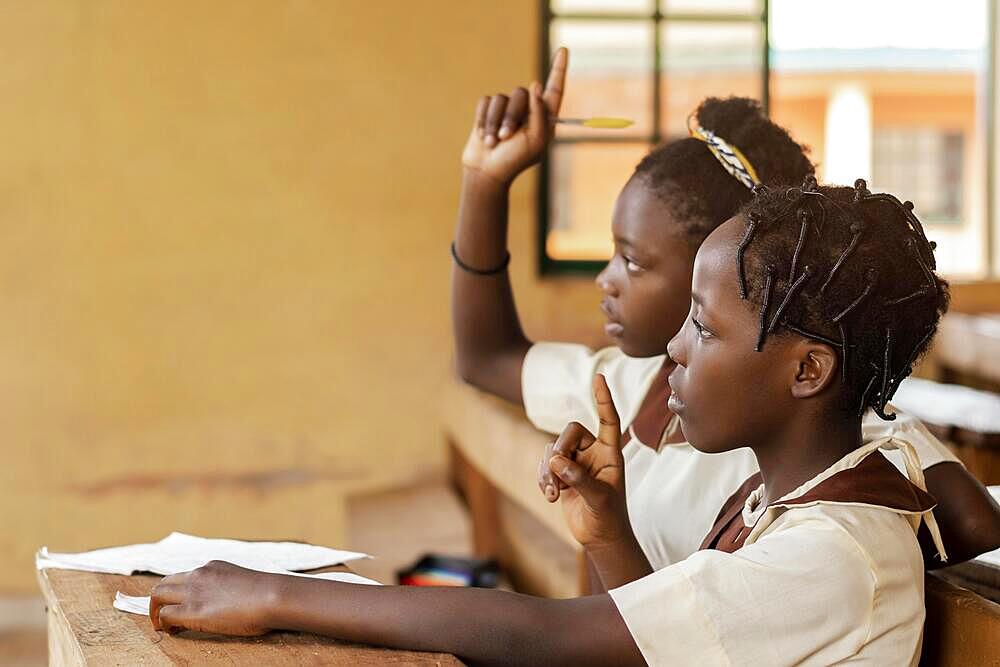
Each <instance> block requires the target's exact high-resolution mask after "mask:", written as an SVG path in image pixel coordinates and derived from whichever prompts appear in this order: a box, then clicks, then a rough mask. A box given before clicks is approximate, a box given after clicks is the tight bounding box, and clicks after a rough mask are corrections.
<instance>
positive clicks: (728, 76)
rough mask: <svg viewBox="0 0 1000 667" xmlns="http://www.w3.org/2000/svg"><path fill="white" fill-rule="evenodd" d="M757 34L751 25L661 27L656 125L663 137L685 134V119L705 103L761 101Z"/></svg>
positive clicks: (670, 24) (756, 27)
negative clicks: (713, 100)
mask: <svg viewBox="0 0 1000 667" xmlns="http://www.w3.org/2000/svg"><path fill="white" fill-rule="evenodd" d="M762 32H763V30H762V27H761V25H760V23H754V22H747V23H709V22H704V23H703V22H688V21H682V22H669V21H668V22H667V23H666V24H664V25H663V27H662V38H661V39H662V42H661V52H660V53H661V58H662V63H661V68H662V72H663V74H662V83H661V86H662V87H661V91H662V99H661V104H662V106H661V116H660V122H661V128H662V130H661V131H662V133H663V135H664V136H665V137H671V136H677V135H681V134H685V133H686V132H687V117H688V115H689V114H690V113H691V112H692V111H694V110H695V108H696V107H697V106H698V103H699V102H701V100H703V99H705V98H706V97H710V96H715V97H727V96H730V95H740V96H744V97H752V98H754V99H760V97H761V93H762V92H763V86H764V84H763V73H762V72H763V69H762V68H763V63H762V62H761V61H762V59H763V48H764V47H763V43H762V40H763V35H762ZM723 138H724V137H723Z"/></svg>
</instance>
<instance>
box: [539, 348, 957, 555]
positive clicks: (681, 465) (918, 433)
mask: <svg viewBox="0 0 1000 667" xmlns="http://www.w3.org/2000/svg"><path fill="white" fill-rule="evenodd" d="M665 360H666V357H665V356H662V355H661V356H657V357H648V358H636V357H628V356H626V355H625V354H623V353H622V351H621V350H619V349H618V348H617V347H608V348H604V349H602V350H598V351H597V352H594V351H592V350H590V349H589V348H587V347H585V346H583V345H576V344H571V343H536V344H535V345H533V346H532V347H531V348H530V349H529V350H528V353H527V355H526V356H525V359H524V365H523V369H522V372H521V389H522V395H523V398H524V408H525V411H526V412H527V415H528V419H529V420H531V422H532V424H534V425H535V427H537V428H539V429H541V430H543V431H548V432H549V433H560V432H561V431H562V430H563V428H565V427H566V425H567V424H568V423H569V422H571V421H578V422H580V423H581V424H583V425H584V426H586V427H587V428H588V429H590V431H591V432H592V433H596V432H597V425H598V418H597V408H596V406H595V405H594V398H593V394H592V391H593V390H592V386H593V385H592V380H593V377H594V375H595V374H596V373H602V374H604V376H605V378H606V379H607V382H608V388H609V389H610V390H611V395H612V398H613V399H614V402H615V407H617V409H618V415H619V418H620V419H621V423H622V424H631V423H632V420H633V419H634V418H635V416H636V413H637V412H638V411H639V407H640V406H641V404H642V400H643V398H644V397H645V396H646V393H647V391H649V388H650V384H651V383H652V381H653V379H654V377H655V376H656V374H657V371H659V369H660V367H661V366H663V363H664V361H665ZM664 410H666V406H664ZM897 415H898V416H897V418H896V419H895V421H891V422H887V421H884V420H882V419H880V418H879V417H878V416H876V415H875V414H874V413H872V412H870V411H869V412H868V413H866V414H865V417H864V420H863V423H862V430H863V436H864V439H865V441H866V442H870V441H872V440H876V439H880V438H886V437H890V436H893V437H898V438H900V439H903V440H906V441H908V442H909V443H911V444H912V445H913V447H914V449H915V450H916V453H917V457H918V459H919V461H920V465H921V466H922V467H923V468H924V469H926V468H929V467H931V466H933V465H936V464H938V463H941V462H943V461H957V460H958V459H956V458H955V456H954V455H953V454H952V453H951V452H950V451H949V450H948V449H947V448H946V447H945V446H944V445H943V444H941V442H940V441H938V440H937V438H935V437H934V436H933V435H931V433H930V432H928V431H927V429H926V428H925V427H924V425H923V424H921V423H920V421H919V420H916V419H914V418H913V417H910V416H908V415H905V414H902V413H898V412H897ZM630 428H631V427H630ZM648 444H653V445H654V446H655V445H657V444H659V443H643V442H641V441H640V439H639V438H638V437H637V436H636V434H635V431H634V430H633V431H632V439H631V441H630V442H628V444H626V445H625V447H624V448H623V449H622V454H623V455H624V458H625V493H626V501H627V504H628V512H629V519H630V521H631V523H632V530H633V532H634V533H635V536H636V539H637V540H638V541H639V544H640V546H641V547H642V550H643V552H644V553H645V554H646V557H647V558H648V559H649V563H650V565H651V566H652V567H653V569H654V570H658V569H660V568H663V567H666V566H668V565H670V564H672V563H677V562H679V561H681V560H684V559H685V558H687V557H688V556H690V555H691V554H693V553H694V552H695V551H697V550H698V547H699V546H700V545H701V541H702V539H704V537H705V535H706V534H707V533H708V530H709V529H710V528H711V527H712V524H713V522H714V521H715V517H716V515H717V514H718V512H719V508H720V507H722V505H723V503H725V501H726V499H728V498H729V496H730V495H732V493H733V492H734V491H736V489H738V488H739V486H740V485H741V484H742V483H743V482H745V481H746V480H747V478H748V477H750V476H751V475H752V474H754V473H756V472H757V471H758V468H757V461H756V459H755V458H754V456H753V453H752V452H751V451H750V450H749V449H746V448H744V449H738V450H734V451H731V452H725V453H722V454H703V453H701V452H699V451H698V450H696V449H695V448H693V447H691V446H690V445H689V444H687V443H679V444H665V445H663V446H662V447H657V448H654V447H650V446H648ZM886 457H887V458H888V459H889V460H890V461H892V462H893V464H894V465H896V467H897V468H898V469H899V470H900V471H902V470H903V461H902V457H901V456H900V455H899V453H898V452H895V451H892V452H886Z"/></svg>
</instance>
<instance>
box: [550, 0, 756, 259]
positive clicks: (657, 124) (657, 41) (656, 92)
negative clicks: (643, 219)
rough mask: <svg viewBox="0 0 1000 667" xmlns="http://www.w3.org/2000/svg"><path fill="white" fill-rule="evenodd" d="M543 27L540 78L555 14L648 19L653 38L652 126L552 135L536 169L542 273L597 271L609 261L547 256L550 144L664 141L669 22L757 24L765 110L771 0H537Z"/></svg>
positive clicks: (559, 16)
mask: <svg viewBox="0 0 1000 667" xmlns="http://www.w3.org/2000/svg"><path fill="white" fill-rule="evenodd" d="M540 4H541V8H540V15H541V22H540V24H541V31H540V35H539V43H540V49H539V54H540V55H539V63H538V71H539V80H540V81H544V80H545V77H546V76H547V74H548V70H549V65H550V58H551V54H552V46H553V45H552V44H551V43H550V38H549V35H550V33H551V31H552V23H553V21H554V20H557V19H569V20H576V21H622V22H635V23H644V24H649V25H651V26H652V28H653V39H652V49H653V53H652V63H653V66H652V69H651V71H650V76H652V77H653V78H652V109H651V112H652V118H651V122H652V127H651V131H650V132H649V133H647V134H645V135H635V134H631V135H629V136H626V137H620V138H619V137H614V136H595V137H593V138H587V137H580V136H572V137H556V138H555V139H554V140H553V142H552V144H551V145H550V147H549V149H548V151H547V153H546V155H545V157H544V159H543V160H542V163H541V165H540V169H539V172H538V179H539V180H538V188H537V193H538V201H537V210H538V223H539V224H538V227H537V229H538V239H537V240H538V267H539V273H540V274H541V275H565V274H582V275H596V274H597V273H598V272H599V271H600V270H601V269H602V268H603V267H604V265H605V264H606V263H607V262H606V260H575V259H573V260H570V259H557V258H554V257H551V256H550V255H549V253H548V249H547V243H546V242H547V239H548V235H549V229H550V222H551V217H552V216H551V196H550V195H551V182H550V181H551V178H552V162H551V156H552V152H553V149H554V148H556V147H557V146H560V145H566V144H599V143H627V144H635V143H642V142H646V143H649V144H650V145H651V146H655V145H656V144H658V143H660V141H662V139H663V136H662V132H661V129H662V128H661V123H662V121H661V118H660V108H661V103H662V97H663V95H662V93H663V91H662V85H663V84H662V76H661V75H662V63H661V60H660V56H661V49H662V31H661V28H662V27H663V26H664V25H666V24H670V23H683V22H687V23H700V24H712V23H716V24H731V23H757V24H759V25H760V29H761V47H762V53H761V54H760V58H761V84H762V85H761V91H760V100H761V105H762V106H763V108H764V111H765V113H766V112H767V109H768V103H769V98H770V73H771V66H770V50H771V49H770V41H769V38H768V10H769V4H770V3H769V0H762V1H761V5H760V7H761V8H760V12H759V13H752V14H732V13H691V12H683V13H680V12H678V13H675V12H667V13H664V12H663V11H662V9H661V6H660V2H658V1H656V0H654V9H653V11H652V12H650V13H646V14H640V13H620V12H592V13H575V12H558V13H557V12H555V11H553V9H552V3H551V2H550V0H541V3H540Z"/></svg>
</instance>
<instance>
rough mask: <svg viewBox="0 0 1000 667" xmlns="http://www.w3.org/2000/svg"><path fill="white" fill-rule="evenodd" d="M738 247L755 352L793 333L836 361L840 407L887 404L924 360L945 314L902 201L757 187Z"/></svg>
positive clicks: (857, 192) (858, 189)
mask: <svg viewBox="0 0 1000 667" xmlns="http://www.w3.org/2000/svg"><path fill="white" fill-rule="evenodd" d="M743 217H744V219H745V221H746V233H745V234H744V236H743V238H742V239H741V241H740V243H739V245H738V246H737V252H736V256H737V264H738V266H737V269H738V277H739V290H740V297H741V298H743V299H746V300H750V301H752V302H753V303H755V304H757V305H758V306H759V312H760V321H759V333H758V338H757V347H756V349H757V350H760V349H762V348H763V346H764V345H765V344H766V342H767V339H768V337H769V336H774V335H783V334H787V333H796V334H798V335H800V336H804V337H806V338H811V339H814V340H817V341H820V342H823V343H825V344H827V345H830V346H831V347H833V348H834V349H835V350H836V351H837V352H838V353H839V360H840V367H841V391H842V405H843V407H844V409H845V410H850V411H853V412H856V413H857V414H859V415H860V414H861V413H863V412H864V411H865V410H866V409H868V408H871V409H872V410H874V411H875V413H876V414H878V415H879V416H880V417H881V418H883V419H887V420H891V419H894V418H895V415H894V414H887V413H886V404H887V403H888V402H889V400H890V399H891V398H892V396H893V394H894V393H895V391H896V389H897V388H898V387H899V384H900V382H902V381H903V379H904V378H906V377H907V376H908V375H909V374H910V373H911V372H912V371H913V365H914V363H915V362H916V361H917V359H918V358H919V357H920V355H921V354H923V353H924V351H926V349H927V347H928V344H929V343H930V340H931V338H932V337H933V336H934V333H935V332H936V331H937V326H938V322H939V320H940V318H941V315H942V314H943V313H944V312H945V310H947V307H948V299H949V294H948V283H947V282H945V281H944V280H943V279H941V278H940V277H939V276H937V275H936V274H935V273H934V271H935V269H936V263H935V261H934V248H935V245H934V243H933V242H930V241H928V240H927V237H926V235H925V234H924V229H923V226H922V225H921V224H920V221H919V220H918V219H917V217H916V216H915V215H914V213H913V204H912V203H911V202H908V201H907V202H901V201H900V200H899V199H897V198H896V197H894V196H893V195H890V194H873V193H871V192H869V190H868V187H867V184H866V183H865V181H864V180H862V179H859V180H858V181H856V182H855V184H854V187H853V188H847V187H827V186H823V187H821V186H818V185H817V183H816V180H815V178H813V177H812V176H810V177H808V178H806V180H805V182H804V183H803V184H802V185H801V186H800V187H783V188H773V189H772V188H767V187H765V186H760V185H759V186H756V187H755V188H754V191H753V200H752V201H751V202H750V203H749V204H747V206H746V207H745V208H744V210H743Z"/></svg>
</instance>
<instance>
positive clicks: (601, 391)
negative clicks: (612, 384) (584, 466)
mask: <svg viewBox="0 0 1000 667" xmlns="http://www.w3.org/2000/svg"><path fill="white" fill-rule="evenodd" d="M594 401H595V402H596V403H597V416H598V418H599V419H600V422H601V424H600V426H599V427H598V429H597V439H598V440H600V441H601V442H603V443H604V444H605V445H610V446H612V447H615V448H618V447H619V446H620V444H621V437H622V429H621V423H620V420H619V419H618V410H617V409H616V408H615V404H614V401H613V400H612V399H611V390H610V389H608V382H607V380H605V379H604V376H603V375H601V374H597V375H595V376H594Z"/></svg>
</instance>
